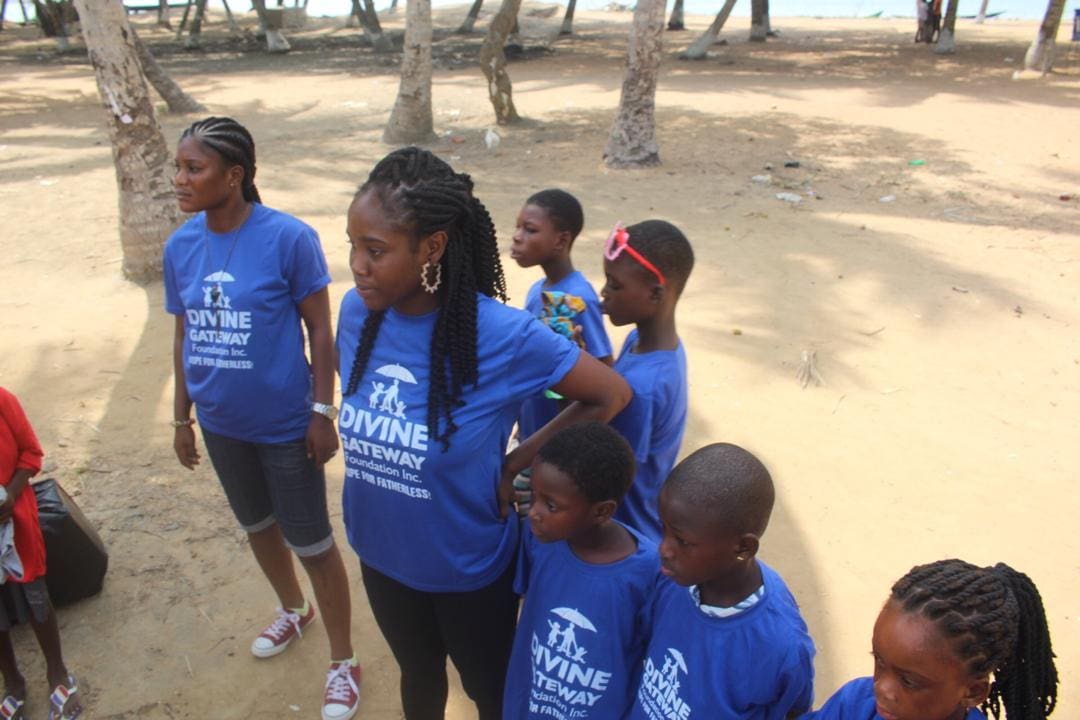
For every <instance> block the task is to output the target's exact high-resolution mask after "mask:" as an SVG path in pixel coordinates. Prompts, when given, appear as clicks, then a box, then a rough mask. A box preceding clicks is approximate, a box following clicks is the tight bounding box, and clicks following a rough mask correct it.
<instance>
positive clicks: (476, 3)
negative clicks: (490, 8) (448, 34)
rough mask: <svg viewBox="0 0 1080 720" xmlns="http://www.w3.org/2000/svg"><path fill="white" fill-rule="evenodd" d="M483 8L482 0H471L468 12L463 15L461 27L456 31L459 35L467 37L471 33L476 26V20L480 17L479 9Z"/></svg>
mask: <svg viewBox="0 0 1080 720" xmlns="http://www.w3.org/2000/svg"><path fill="white" fill-rule="evenodd" d="M483 6H484V0H473V4H472V6H470V7H469V12H468V13H466V14H465V19H464V20H462V21H461V27H459V28H458V29H457V32H458V34H459V35H468V34H470V33H471V32H472V31H473V28H474V27H475V26H476V19H477V18H478V17H480V8H482V7H483Z"/></svg>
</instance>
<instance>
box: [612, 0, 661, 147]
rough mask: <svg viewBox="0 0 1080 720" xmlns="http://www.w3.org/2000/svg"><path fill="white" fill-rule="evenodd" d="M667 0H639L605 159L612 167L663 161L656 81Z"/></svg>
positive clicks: (635, 9) (635, 10) (658, 71)
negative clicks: (660, 145)
mask: <svg viewBox="0 0 1080 720" xmlns="http://www.w3.org/2000/svg"><path fill="white" fill-rule="evenodd" d="M664 6H665V2H664V0H638V3H637V7H635V8H634V23H633V25H632V26H631V28H630V39H629V40H628V42H627V49H626V72H625V74H624V75H623V84H622V94H621V95H620V97H619V109H618V112H617V113H616V114H615V122H614V123H613V124H612V126H611V133H610V135H609V136H608V143H607V148H606V149H605V150H604V162H606V163H607V165H608V166H609V167H616V168H623V167H646V166H649V165H658V164H660V148H659V146H658V145H657V144H656V81H657V78H658V76H659V74H660V58H661V51H662V48H663V36H664V10H665V7H664Z"/></svg>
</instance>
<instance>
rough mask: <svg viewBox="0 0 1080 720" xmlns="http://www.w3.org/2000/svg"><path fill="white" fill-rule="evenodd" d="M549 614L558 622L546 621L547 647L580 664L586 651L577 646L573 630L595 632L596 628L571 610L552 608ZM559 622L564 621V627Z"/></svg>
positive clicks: (576, 611)
mask: <svg viewBox="0 0 1080 720" xmlns="http://www.w3.org/2000/svg"><path fill="white" fill-rule="evenodd" d="M551 614H552V615H554V616H555V617H557V618H559V620H554V621H553V620H550V619H549V620H548V621H547V623H548V627H549V628H550V631H549V632H548V636H547V646H548V647H550V648H554V649H555V651H556V652H559V653H562V654H563V655H566V656H567V657H568V658H570V659H572V660H573V661H574V662H581V661H582V660H583V659H584V658H585V656H586V655H587V654H588V651H587V650H586V649H585V648H584V647H582V646H581V645H579V644H578V641H577V632H576V630H575V628H581V629H582V630H588V631H590V632H596V626H595V625H593V624H592V622H591V621H590V620H589V618H587V617H585V616H584V615H583V614H582V613H581V612H580V611H578V610H576V609H573V608H566V607H559V608H553V609H552V610H551ZM560 620H565V621H566V625H565V626H564V625H563V623H562V622H560Z"/></svg>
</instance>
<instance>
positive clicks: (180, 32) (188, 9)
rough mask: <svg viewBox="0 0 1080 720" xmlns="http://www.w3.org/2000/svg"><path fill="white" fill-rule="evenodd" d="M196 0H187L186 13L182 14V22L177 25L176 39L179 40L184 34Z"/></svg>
mask: <svg viewBox="0 0 1080 720" xmlns="http://www.w3.org/2000/svg"><path fill="white" fill-rule="evenodd" d="M194 2H195V0H187V5H185V6H184V14H183V15H181V16H180V24H179V25H178V26H177V27H176V39H177V40H179V39H180V38H181V37H183V35H184V28H186V27H187V21H188V16H189V15H191V6H192V5H193V4H194Z"/></svg>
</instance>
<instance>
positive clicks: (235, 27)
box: [221, 0, 240, 35]
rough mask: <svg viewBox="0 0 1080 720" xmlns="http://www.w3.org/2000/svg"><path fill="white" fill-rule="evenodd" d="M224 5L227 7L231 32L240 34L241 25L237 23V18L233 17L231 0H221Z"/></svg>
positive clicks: (226, 18)
mask: <svg viewBox="0 0 1080 720" xmlns="http://www.w3.org/2000/svg"><path fill="white" fill-rule="evenodd" d="M221 5H222V7H224V8H225V20H226V21H227V22H228V23H229V32H232V33H235V34H237V35H239V34H240V26H239V25H237V24H236V18H234V17H233V14H232V10H231V9H230V8H229V0H221Z"/></svg>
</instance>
